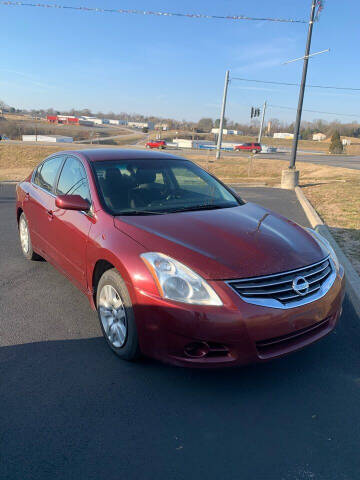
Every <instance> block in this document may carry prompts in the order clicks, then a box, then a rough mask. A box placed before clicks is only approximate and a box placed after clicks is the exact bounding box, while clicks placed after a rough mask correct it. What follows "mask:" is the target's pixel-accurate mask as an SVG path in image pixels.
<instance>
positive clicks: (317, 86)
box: [231, 77, 360, 92]
mask: <svg viewBox="0 0 360 480" xmlns="http://www.w3.org/2000/svg"><path fill="white" fill-rule="evenodd" d="M231 80H240V81H242V82H252V83H266V84H271V85H287V86H291V87H299V86H300V83H289V82H270V81H266V80H254V79H250V78H239V77H232V78H231ZM306 86H307V87H310V88H325V89H333V90H349V91H353V92H359V91H360V88H352V87H332V86H330V85H306Z"/></svg>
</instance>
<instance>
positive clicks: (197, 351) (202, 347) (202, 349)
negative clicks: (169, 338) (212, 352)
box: [184, 342, 209, 358]
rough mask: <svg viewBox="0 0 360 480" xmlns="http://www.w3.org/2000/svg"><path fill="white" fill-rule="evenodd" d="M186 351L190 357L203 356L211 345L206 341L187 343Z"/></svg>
mask: <svg viewBox="0 0 360 480" xmlns="http://www.w3.org/2000/svg"><path fill="white" fill-rule="evenodd" d="M184 353H185V355H186V356H187V357H190V358H202V357H205V356H206V355H207V354H208V353H209V345H208V344H207V343H205V342H193V343H189V344H188V345H186V347H185V348H184Z"/></svg>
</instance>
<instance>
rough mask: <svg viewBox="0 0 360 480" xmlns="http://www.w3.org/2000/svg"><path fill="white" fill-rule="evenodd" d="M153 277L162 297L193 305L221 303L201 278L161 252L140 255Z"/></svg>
mask: <svg viewBox="0 0 360 480" xmlns="http://www.w3.org/2000/svg"><path fill="white" fill-rule="evenodd" d="M140 257H141V258H142V260H143V261H144V262H145V265H146V266H147V267H148V269H149V270H150V273H151V274H152V276H153V277H154V280H155V283H156V285H157V287H158V289H159V293H160V295H161V296H162V297H163V298H168V299H169V300H176V301H177V302H184V303H192V304H194V305H222V301H221V300H220V298H219V297H218V296H217V294H216V293H215V292H214V290H213V289H212V288H211V287H210V285H208V284H207V283H206V282H205V280H204V279H203V278H201V277H200V276H199V275H198V274H197V273H195V272H193V271H192V270H191V269H190V268H188V267H186V266H185V265H183V264H182V263H180V262H178V261H177V260H174V259H173V258H170V257H168V256H167V255H164V254H162V253H153V252H151V253H143V254H142V255H140Z"/></svg>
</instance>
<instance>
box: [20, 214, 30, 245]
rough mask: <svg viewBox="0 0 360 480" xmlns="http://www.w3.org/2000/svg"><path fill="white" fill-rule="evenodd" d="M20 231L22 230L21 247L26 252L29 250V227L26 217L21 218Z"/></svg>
mask: <svg viewBox="0 0 360 480" xmlns="http://www.w3.org/2000/svg"><path fill="white" fill-rule="evenodd" d="M19 231H20V242H21V248H22V249H23V252H24V253H28V252H29V228H28V225H27V223H26V221H25V220H24V218H22V219H21V220H20V225H19Z"/></svg>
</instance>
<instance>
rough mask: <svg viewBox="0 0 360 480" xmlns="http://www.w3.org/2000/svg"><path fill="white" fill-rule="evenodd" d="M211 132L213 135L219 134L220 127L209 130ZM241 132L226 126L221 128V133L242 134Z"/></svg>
mask: <svg viewBox="0 0 360 480" xmlns="http://www.w3.org/2000/svg"><path fill="white" fill-rule="evenodd" d="M211 133H214V134H215V135H219V133H220V128H213V129H212V130H211ZM242 134H243V132H240V131H239V130H228V129H227V128H223V135H242Z"/></svg>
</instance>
